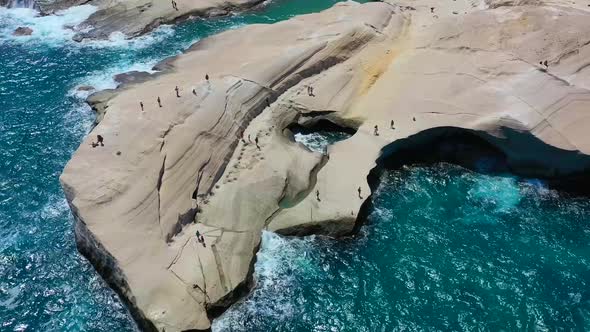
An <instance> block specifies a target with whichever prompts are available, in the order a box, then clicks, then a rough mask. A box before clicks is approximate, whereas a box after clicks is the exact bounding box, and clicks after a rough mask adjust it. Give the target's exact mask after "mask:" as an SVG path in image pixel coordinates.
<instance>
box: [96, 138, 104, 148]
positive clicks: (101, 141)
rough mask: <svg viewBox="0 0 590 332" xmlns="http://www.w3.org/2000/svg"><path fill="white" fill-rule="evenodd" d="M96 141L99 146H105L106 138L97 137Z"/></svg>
mask: <svg viewBox="0 0 590 332" xmlns="http://www.w3.org/2000/svg"><path fill="white" fill-rule="evenodd" d="M96 141H97V143H98V144H100V146H104V143H103V141H104V138H102V136H101V135H96Z"/></svg>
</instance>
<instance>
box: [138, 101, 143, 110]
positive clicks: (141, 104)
mask: <svg viewBox="0 0 590 332" xmlns="http://www.w3.org/2000/svg"><path fill="white" fill-rule="evenodd" d="M139 107H141V111H142V112H143V102H142V101H140V102H139Z"/></svg>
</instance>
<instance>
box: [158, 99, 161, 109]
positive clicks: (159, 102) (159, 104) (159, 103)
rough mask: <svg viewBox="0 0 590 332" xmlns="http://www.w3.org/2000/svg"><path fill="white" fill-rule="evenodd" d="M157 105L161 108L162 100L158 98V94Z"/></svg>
mask: <svg viewBox="0 0 590 332" xmlns="http://www.w3.org/2000/svg"><path fill="white" fill-rule="evenodd" d="M158 106H160V108H162V100H161V99H160V96H158Z"/></svg>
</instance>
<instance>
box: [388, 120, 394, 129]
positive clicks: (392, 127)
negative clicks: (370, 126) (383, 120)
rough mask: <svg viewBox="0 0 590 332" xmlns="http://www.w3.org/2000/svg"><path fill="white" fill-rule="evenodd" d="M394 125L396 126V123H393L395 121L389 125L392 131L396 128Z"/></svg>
mask: <svg viewBox="0 0 590 332" xmlns="http://www.w3.org/2000/svg"><path fill="white" fill-rule="evenodd" d="M394 124H395V123H394V122H393V120H391V123H390V124H389V127H390V128H391V129H395V127H394V126H393V125H394Z"/></svg>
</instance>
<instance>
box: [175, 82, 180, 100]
mask: <svg viewBox="0 0 590 332" xmlns="http://www.w3.org/2000/svg"><path fill="white" fill-rule="evenodd" d="M174 91H176V98H180V93H179V92H178V91H180V89H179V88H178V85H177V86H176V87H175V88H174Z"/></svg>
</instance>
